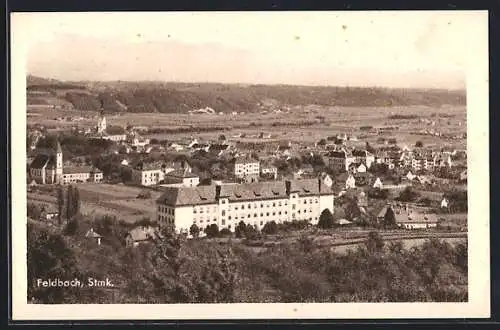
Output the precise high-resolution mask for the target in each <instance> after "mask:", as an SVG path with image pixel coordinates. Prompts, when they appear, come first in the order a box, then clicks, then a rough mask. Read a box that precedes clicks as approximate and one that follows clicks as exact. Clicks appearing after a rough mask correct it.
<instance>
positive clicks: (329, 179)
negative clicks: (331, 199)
mask: <svg viewBox="0 0 500 330" xmlns="http://www.w3.org/2000/svg"><path fill="white" fill-rule="evenodd" d="M320 178H321V180H323V184H324V185H325V186H327V187H330V188H331V187H332V186H333V180H332V177H331V176H329V175H328V174H326V173H321V175H320Z"/></svg>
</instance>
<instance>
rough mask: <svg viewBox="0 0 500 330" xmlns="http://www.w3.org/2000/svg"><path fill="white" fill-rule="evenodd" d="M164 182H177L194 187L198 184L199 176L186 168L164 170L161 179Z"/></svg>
mask: <svg viewBox="0 0 500 330" xmlns="http://www.w3.org/2000/svg"><path fill="white" fill-rule="evenodd" d="M163 183H164V184H177V185H182V186H185V187H196V186H198V185H199V184H200V177H199V176H198V175H196V174H194V173H191V172H190V171H189V169H188V168H186V169H185V170H184V171H183V170H174V171H169V172H166V173H165V175H164V179H163Z"/></svg>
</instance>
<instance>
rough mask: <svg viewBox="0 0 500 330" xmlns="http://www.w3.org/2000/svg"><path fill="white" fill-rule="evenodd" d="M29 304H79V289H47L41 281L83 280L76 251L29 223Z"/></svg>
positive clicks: (45, 230) (51, 287)
mask: <svg viewBox="0 0 500 330" xmlns="http://www.w3.org/2000/svg"><path fill="white" fill-rule="evenodd" d="M27 244H28V246H27V263H28V265H27V270H28V301H31V302H36V303H44V304H57V303H58V304H65V303H78V302H80V301H79V294H80V293H79V292H80V291H81V290H79V288H72V287H63V286H62V285H59V286H43V285H42V284H41V283H40V281H43V280H49V279H51V280H57V279H60V280H62V281H65V280H72V279H75V278H81V276H80V275H79V272H78V269H77V261H76V258H75V255H74V252H73V250H72V249H71V248H70V247H69V246H68V245H67V244H66V242H65V240H64V238H63V237H62V236H61V235H60V234H57V233H52V232H50V231H49V230H47V229H43V228H39V227H37V226H35V225H33V224H31V223H28V237H27Z"/></svg>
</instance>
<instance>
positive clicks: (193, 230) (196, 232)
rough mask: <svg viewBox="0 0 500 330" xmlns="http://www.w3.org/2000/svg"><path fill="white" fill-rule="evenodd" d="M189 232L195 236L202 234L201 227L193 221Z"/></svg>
mask: <svg viewBox="0 0 500 330" xmlns="http://www.w3.org/2000/svg"><path fill="white" fill-rule="evenodd" d="M189 234H191V236H193V237H195V238H196V237H198V236H199V235H200V228H199V227H198V226H197V225H196V224H195V223H193V224H192V225H191V227H189Z"/></svg>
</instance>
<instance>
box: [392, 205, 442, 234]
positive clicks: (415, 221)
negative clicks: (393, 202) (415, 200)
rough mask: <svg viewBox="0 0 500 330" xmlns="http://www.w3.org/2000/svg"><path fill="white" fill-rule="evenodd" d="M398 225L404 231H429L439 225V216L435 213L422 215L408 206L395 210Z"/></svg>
mask: <svg viewBox="0 0 500 330" xmlns="http://www.w3.org/2000/svg"><path fill="white" fill-rule="evenodd" d="M394 216H395V218H396V224H397V225H398V227H400V228H404V229H429V228H436V227H437V224H438V218H437V215H436V214H434V213H422V212H419V211H417V210H413V209H411V208H409V207H408V205H406V206H405V207H404V208H396V209H395V210H394Z"/></svg>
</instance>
